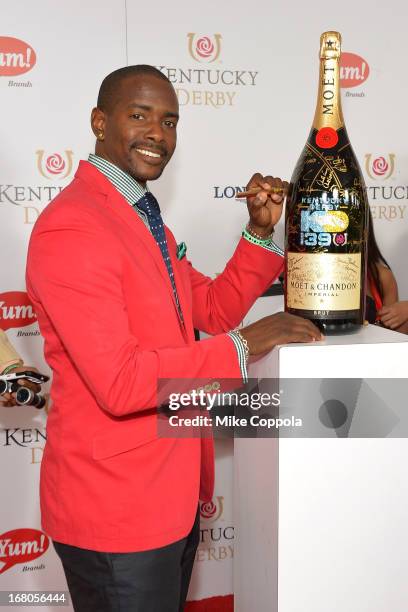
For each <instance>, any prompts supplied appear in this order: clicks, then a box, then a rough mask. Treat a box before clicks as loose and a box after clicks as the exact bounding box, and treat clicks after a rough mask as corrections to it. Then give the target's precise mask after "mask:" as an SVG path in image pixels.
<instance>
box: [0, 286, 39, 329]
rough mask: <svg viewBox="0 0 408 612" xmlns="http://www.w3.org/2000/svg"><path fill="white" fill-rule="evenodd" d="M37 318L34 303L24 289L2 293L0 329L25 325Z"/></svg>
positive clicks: (0, 300) (0, 295) (0, 297)
mask: <svg viewBox="0 0 408 612" xmlns="http://www.w3.org/2000/svg"><path fill="white" fill-rule="evenodd" d="M36 320H37V317H36V314H35V312H34V308H33V305H32V303H31V302H30V300H29V297H28V295H27V293H25V292H24V291H7V292H6V293H0V329H3V330H4V331H6V330H7V329H10V328H12V327H25V326H26V325H31V324H32V323H35V321H36Z"/></svg>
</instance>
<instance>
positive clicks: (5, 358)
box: [0, 329, 41, 406]
mask: <svg viewBox="0 0 408 612" xmlns="http://www.w3.org/2000/svg"><path fill="white" fill-rule="evenodd" d="M27 370H30V371H31V372H37V371H38V370H37V368H33V367H32V366H27V365H24V362H23V360H22V359H21V357H20V355H19V354H18V353H17V351H16V349H15V348H14V346H13V345H12V344H11V342H10V340H9V339H8V338H7V335H6V334H5V333H4V331H3V330H2V329H0V376H3V375H5V374H18V373H19V372H25V371H27ZM18 383H19V384H20V385H23V386H25V387H29V388H30V389H32V390H33V391H35V392H36V393H38V392H39V391H40V389H41V387H40V386H39V385H36V384H33V383H32V382H30V381H28V380H24V379H22V380H19V381H18ZM15 405H16V394H15V393H5V394H4V395H0V406H15Z"/></svg>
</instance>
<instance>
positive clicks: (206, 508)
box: [200, 495, 224, 522]
mask: <svg viewBox="0 0 408 612" xmlns="http://www.w3.org/2000/svg"><path fill="white" fill-rule="evenodd" d="M223 511H224V498H223V497H222V496H220V495H219V496H217V497H216V498H215V500H214V499H212V500H211V501H210V502H203V503H202V504H200V516H201V518H203V519H207V520H209V521H211V522H215V521H218V519H220V518H221V516H222V513H223Z"/></svg>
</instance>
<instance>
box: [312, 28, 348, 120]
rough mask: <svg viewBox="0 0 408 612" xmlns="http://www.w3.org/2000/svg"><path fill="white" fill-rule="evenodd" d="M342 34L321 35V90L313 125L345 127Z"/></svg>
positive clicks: (318, 95) (327, 33)
mask: <svg viewBox="0 0 408 612" xmlns="http://www.w3.org/2000/svg"><path fill="white" fill-rule="evenodd" d="M340 57H341V35H340V34H339V33H338V32H324V33H323V34H322V35H321V37H320V71H319V91H318V94H317V103H316V112H315V116H314V120H313V127H314V128H315V129H316V130H320V129H321V128H323V127H331V128H333V129H334V130H338V129H339V128H341V127H344V119H343V111H342V109H341V96H340Z"/></svg>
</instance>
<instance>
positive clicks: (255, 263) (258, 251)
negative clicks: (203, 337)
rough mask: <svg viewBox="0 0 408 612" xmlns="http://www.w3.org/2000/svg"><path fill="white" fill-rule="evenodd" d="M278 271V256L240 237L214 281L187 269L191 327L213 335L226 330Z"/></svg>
mask: <svg viewBox="0 0 408 612" xmlns="http://www.w3.org/2000/svg"><path fill="white" fill-rule="evenodd" d="M190 265H191V264H190ZM282 270H283V258H282V257H280V256H279V255H277V254H275V253H272V252H270V251H267V250H266V249H263V248H262V247H260V246H257V245H254V244H251V243H250V242H248V241H247V240H245V239H244V238H241V240H240V241H239V243H238V246H237V248H236V250H235V252H234V254H233V256H232V258H231V259H230V260H229V262H228V263H227V265H226V267H225V269H224V271H223V272H222V274H220V275H219V276H217V278H216V279H215V280H212V279H211V278H209V277H208V276H205V275H204V274H201V273H200V272H198V271H197V270H196V269H195V268H193V266H191V267H190V278H191V286H192V291H193V322H194V327H196V328H197V329H200V330H202V331H204V332H206V333H208V334H213V335H214V334H221V333H223V332H228V331H230V330H231V329H233V328H234V327H236V326H237V325H239V323H240V322H241V321H242V319H243V318H244V316H245V315H246V313H247V312H248V310H249V309H250V308H251V306H252V305H253V304H254V302H255V300H256V299H257V298H258V297H259V296H260V295H262V293H264V291H265V290H266V289H267V288H268V287H269V286H270V285H271V284H272V283H273V282H274V280H275V279H276V278H277V277H278V276H279V274H280V273H281V271H282Z"/></svg>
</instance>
